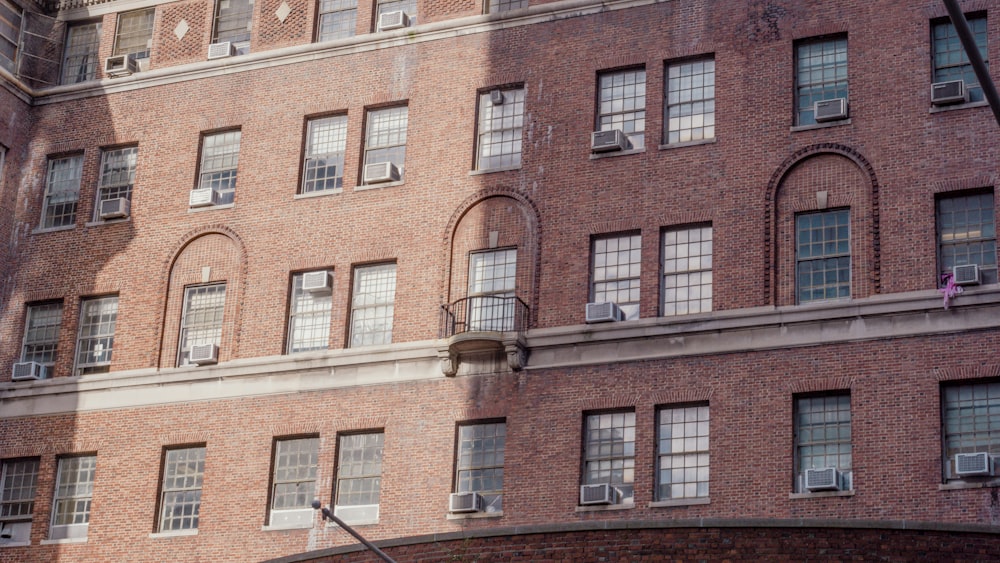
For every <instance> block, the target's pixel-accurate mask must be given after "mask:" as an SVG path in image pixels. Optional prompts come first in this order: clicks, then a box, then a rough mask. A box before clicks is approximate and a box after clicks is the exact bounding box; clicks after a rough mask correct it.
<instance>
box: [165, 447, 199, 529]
mask: <svg viewBox="0 0 1000 563" xmlns="http://www.w3.org/2000/svg"><path fill="white" fill-rule="evenodd" d="M204 475H205V448H204V447H197V448H185V449H179V450H167V452H166V455H165V456H164V461H163V483H162V486H161V488H160V490H161V499H160V528H159V531H161V532H168V531H171V530H193V529H197V528H198V513H199V512H200V510H201V487H202V478H203V477H204Z"/></svg>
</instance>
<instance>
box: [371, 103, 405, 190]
mask: <svg viewBox="0 0 1000 563" xmlns="http://www.w3.org/2000/svg"><path fill="white" fill-rule="evenodd" d="M408 115H409V113H408V111H407V107H406V106H402V107H395V108H385V109H378V110H372V111H370V112H368V128H367V133H366V135H365V164H366V165H368V164H376V163H379V162H391V163H393V164H395V165H396V168H398V169H399V177H400V179H402V177H403V162H404V160H405V157H406V124H407V118H408Z"/></svg>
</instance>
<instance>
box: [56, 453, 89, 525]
mask: <svg viewBox="0 0 1000 563" xmlns="http://www.w3.org/2000/svg"><path fill="white" fill-rule="evenodd" d="M96 468H97V456H83V457H68V458H61V459H60V460H59V467H58V470H57V476H56V487H55V494H54V496H53V501H52V525H53V526H69V525H72V524H87V523H89V522H90V499H91V496H92V495H93V492H94V471H95V469H96Z"/></svg>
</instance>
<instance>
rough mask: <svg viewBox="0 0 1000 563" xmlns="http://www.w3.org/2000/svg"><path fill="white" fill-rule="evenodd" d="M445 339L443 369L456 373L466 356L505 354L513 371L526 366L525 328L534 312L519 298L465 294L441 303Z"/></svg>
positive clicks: (442, 350) (446, 373) (450, 374)
mask: <svg viewBox="0 0 1000 563" xmlns="http://www.w3.org/2000/svg"><path fill="white" fill-rule="evenodd" d="M441 310H442V323H441V325H442V326H441V332H442V335H441V336H442V338H444V339H446V343H447V345H446V347H444V348H442V349H441V350H439V357H440V359H441V370H442V371H443V372H444V374H445V375H448V376H453V375H455V374H456V373H457V372H458V366H459V363H461V361H462V357H463V356H470V355H482V354H484V353H486V354H488V353H490V352H493V353H501V352H502V353H503V354H506V357H507V365H508V367H510V369H511V370H513V371H518V370H520V369H521V368H523V367H524V362H525V360H526V359H527V350H526V348H525V345H524V336H523V334H524V331H525V330H527V328H528V321H529V318H530V315H529V313H530V311H529V309H528V305H527V304H526V303H525V302H524V301H522V300H521V299H520V298H519V297H516V296H511V297H502V296H496V295H477V296H474V297H463V298H462V299H459V300H457V301H453V302H452V303H449V304H447V305H442V306H441Z"/></svg>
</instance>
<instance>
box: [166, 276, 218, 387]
mask: <svg viewBox="0 0 1000 563" xmlns="http://www.w3.org/2000/svg"><path fill="white" fill-rule="evenodd" d="M211 293H221V296H212V295H209V294H211ZM200 295H204V296H206V299H209V300H211V302H210V303H209V306H206V307H198V308H197V309H192V307H194V306H195V305H196V303H195V298H196V297H198V296H200ZM201 309H204V311H205V312H209V311H211V312H210V313H209V314H211V315H212V318H211V322H202V321H192V320H191V317H192V316H193V315H201V314H202V312H201ZM225 311H226V284H225V282H223V283H212V284H204V285H192V286H188V287H185V288H184V303H183V311H182V312H181V322H180V331H179V334H178V337H177V366H178V367H180V366H186V365H190V364H189V363H188V355H189V354H190V348H191V346H192V345H196V344H198V345H200V344H215V345H216V346H219V345H220V344H221V343H222V325H223V323H224V322H225ZM193 333H196V334H193Z"/></svg>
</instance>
